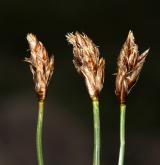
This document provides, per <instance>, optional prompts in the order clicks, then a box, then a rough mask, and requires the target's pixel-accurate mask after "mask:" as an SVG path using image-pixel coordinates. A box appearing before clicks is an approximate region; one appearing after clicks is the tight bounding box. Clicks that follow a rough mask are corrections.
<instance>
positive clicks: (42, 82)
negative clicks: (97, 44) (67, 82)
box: [25, 34, 54, 165]
mask: <svg viewBox="0 0 160 165" xmlns="http://www.w3.org/2000/svg"><path fill="white" fill-rule="evenodd" d="M27 40H28V43H29V47H30V51H31V55H30V58H25V61H26V62H28V63H29V64H30V70H31V72H32V74H33V80H34V83H35V92H36V94H37V96H38V104H39V108H38V121H37V133H36V148H37V161H38V165H44V160H43V152H42V128H43V111H44V102H45V98H46V93H47V87H48V84H49V81H50V79H51V77H52V74H53V71H54V57H53V56H51V57H50V58H49V56H48V53H47V51H46V49H45V47H44V46H43V44H42V43H41V42H40V41H38V39H37V38H36V36H35V35H33V34H28V35H27Z"/></svg>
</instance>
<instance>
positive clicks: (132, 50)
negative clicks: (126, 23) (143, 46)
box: [115, 31, 149, 165]
mask: <svg viewBox="0 0 160 165" xmlns="http://www.w3.org/2000/svg"><path fill="white" fill-rule="evenodd" d="M148 52H149V49H148V50H146V51H145V52H144V53H142V54H141V55H139V51H138V46H137V45H136V44H135V39H134V36H133V32H132V31H129V34H128V37H127V40H126V41H125V43H124V45H123V46H122V49H121V51H120V55H119V58H118V61H117V67H118V69H117V73H116V89H115V93H116V95H117V97H118V99H119V102H120V150H119V161H118V165H124V154H125V116H126V105H127V97H128V94H129V92H130V91H131V89H132V87H133V86H134V85H135V84H136V82H137V80H138V78H139V75H140V72H141V69H142V67H143V64H144V62H145V59H146V57H147V55H148Z"/></svg>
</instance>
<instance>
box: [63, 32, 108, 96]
mask: <svg viewBox="0 0 160 165" xmlns="http://www.w3.org/2000/svg"><path fill="white" fill-rule="evenodd" d="M66 37H67V41H68V42H69V43H70V44H72V45H73V55H74V58H73V63H74V66H75V68H76V70H77V72H78V73H80V74H81V75H82V76H83V77H84V79H85V83H86V86H87V89H88V92H89V95H90V97H91V98H92V99H95V98H98V96H99V93H100V91H101V90H102V87H103V83H104V69H105V60H104V59H103V58H100V57H99V56H100V54H99V50H98V48H97V46H96V45H95V44H94V43H93V42H92V40H91V39H90V38H88V36H87V35H85V34H84V33H83V34H80V33H78V32H76V33H75V34H73V33H69V34H67V35H66Z"/></svg>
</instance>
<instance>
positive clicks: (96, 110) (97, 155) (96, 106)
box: [92, 99, 101, 165]
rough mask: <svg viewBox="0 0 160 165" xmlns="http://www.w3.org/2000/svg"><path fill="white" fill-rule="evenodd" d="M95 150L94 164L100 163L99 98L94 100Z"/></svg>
mask: <svg viewBox="0 0 160 165" xmlns="http://www.w3.org/2000/svg"><path fill="white" fill-rule="evenodd" d="M92 103H93V125H94V151H93V165H100V146H101V145H100V144H101V143H100V114H99V100H98V99H95V100H93V102H92Z"/></svg>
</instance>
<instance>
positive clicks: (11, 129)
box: [0, 0, 160, 165]
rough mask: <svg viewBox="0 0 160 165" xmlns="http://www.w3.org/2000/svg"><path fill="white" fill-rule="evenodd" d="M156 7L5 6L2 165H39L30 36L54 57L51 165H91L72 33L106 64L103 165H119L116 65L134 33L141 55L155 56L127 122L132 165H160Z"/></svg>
mask: <svg viewBox="0 0 160 165" xmlns="http://www.w3.org/2000/svg"><path fill="white" fill-rule="evenodd" d="M159 6H160V5H159V3H158V1H147V0H134V1H132V0H131V1H127V0H81V1H76V0H46V1H40V0H39V1H33V0H28V1H23V0H14V1H11V0H10V1H9V0H5V1H4V0H1V1H0V165H36V164H37V161H36V148H35V131H36V120H37V108H38V105H37V98H36V95H35V92H34V84H33V81H32V75H31V72H30V70H29V67H28V64H26V63H25V62H23V59H24V57H26V56H29V52H27V49H28V43H27V41H26V34H27V33H29V32H32V33H34V34H36V35H37V37H38V38H39V40H40V41H42V42H43V43H44V45H45V46H46V48H47V50H48V52H49V53H50V54H52V53H53V54H54V55H55V73H54V76H53V78H52V81H51V82H50V85H49V90H48V97H47V100H46V104H45V117H44V131H43V143H44V144H45V145H44V157H45V164H46V165H52V164H55V165H91V164H92V150H93V137H92V134H93V128H92V105H91V100H90V98H89V96H88V93H87V91H86V88H85V85H84V81H83V79H82V78H81V77H80V76H79V75H78V74H77V73H76V71H75V68H74V66H73V64H72V47H71V46H70V45H68V43H67V42H66V38H65V34H66V33H67V32H75V31H76V30H78V31H79V32H85V33H86V34H87V35H88V36H89V37H91V38H92V39H93V41H94V42H95V43H96V44H97V45H98V46H100V52H101V55H102V56H103V57H105V59H106V79H105V84H104V88H103V90H102V92H101V97H100V113H101V127H102V139H101V141H102V150H101V151H102V152H101V153H102V154H101V160H102V161H101V162H102V163H101V164H102V165H105V164H106V165H113V164H114V165H115V164H117V160H118V150H119V103H118V101H117V98H116V96H115V94H114V88H115V85H114V82H115V77H114V76H113V75H112V74H113V73H115V72H116V61H117V57H118V55H119V51H120V48H121V46H122V44H123V42H124V41H125V39H126V37H127V34H128V31H129V30H130V29H131V30H133V32H134V34H135V37H136V42H137V43H138V45H139V50H140V52H142V51H144V50H145V49H147V48H149V47H150V48H151V49H150V53H149V56H148V57H147V60H146V63H145V65H144V67H143V70H142V73H141V76H140V79H139V81H138V83H137V85H136V86H135V87H134V89H133V90H132V92H131V93H130V95H129V100H128V106H127V121H126V156H125V164H128V165H159V164H160V156H159V154H160V132H159V130H160V119H159V118H160V108H159V106H160V94H159V93H160V75H159V70H160V58H159V57H160V12H159V10H160V9H159Z"/></svg>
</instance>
